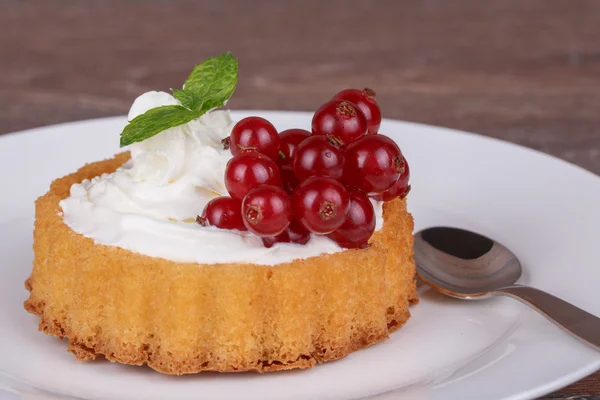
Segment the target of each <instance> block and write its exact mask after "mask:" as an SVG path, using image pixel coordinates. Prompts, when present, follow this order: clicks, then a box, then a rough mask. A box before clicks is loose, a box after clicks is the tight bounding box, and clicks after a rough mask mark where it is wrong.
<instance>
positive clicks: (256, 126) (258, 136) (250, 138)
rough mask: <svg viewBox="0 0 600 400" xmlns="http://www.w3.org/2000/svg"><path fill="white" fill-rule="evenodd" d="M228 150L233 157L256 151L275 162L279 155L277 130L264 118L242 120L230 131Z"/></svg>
mask: <svg viewBox="0 0 600 400" xmlns="http://www.w3.org/2000/svg"><path fill="white" fill-rule="evenodd" d="M229 149H230V150H231V154H233V155H234V156H237V155H239V154H241V153H244V152H246V151H257V152H259V153H261V154H264V155H266V156H267V157H269V158H271V159H272V160H277V157H278V155H279V135H278V134H277V129H275V127H274V126H273V125H272V124H271V123H270V122H269V121H267V120H266V119H264V118H261V117H247V118H244V119H242V120H240V121H239V122H238V123H237V124H235V126H234V127H233V129H232V130H231V136H229Z"/></svg>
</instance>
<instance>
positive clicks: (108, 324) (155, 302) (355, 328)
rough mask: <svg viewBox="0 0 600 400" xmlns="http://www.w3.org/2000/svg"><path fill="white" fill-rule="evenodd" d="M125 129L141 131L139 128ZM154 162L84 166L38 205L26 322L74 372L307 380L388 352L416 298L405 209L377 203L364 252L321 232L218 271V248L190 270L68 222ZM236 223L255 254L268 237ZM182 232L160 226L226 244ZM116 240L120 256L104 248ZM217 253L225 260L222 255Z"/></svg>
mask: <svg viewBox="0 0 600 400" xmlns="http://www.w3.org/2000/svg"><path fill="white" fill-rule="evenodd" d="M186 87H187V84H186ZM169 101H171V100H169ZM134 105H135V103H134ZM138 105H139V104H138ZM161 106H164V105H161ZM133 108H134V107H132V109H133ZM144 111H145V110H142V114H143V113H144ZM138 112H139V111H138ZM145 112H147V110H146V111H145ZM138 115H139V114H138ZM130 120H131V121H133V122H132V123H135V121H136V119H135V117H132V118H130ZM161 135H162V138H161ZM168 135H175V134H174V133H173V132H169V131H168V129H167V130H165V129H163V131H162V132H159V133H158V134H157V136H156V138H157V139H156V143H154V142H153V143H154V144H157V143H158V145H160V143H161V141H162V140H164V138H165V137H167V136H168ZM232 136H233V135H232ZM173 137H174V136H173ZM152 140H154V139H149V141H152ZM169 140H171V139H169ZM147 143H148V142H147ZM147 143H146V145H147V147H148V148H153V147H152V146H153V144H152V143H151V144H147ZM169 143H171V141H169ZM184 147H185V146H184ZM136 151H137V153H136ZM203 151H204V150H203ZM149 154H150V153H144V154H142V155H140V154H139V149H138V150H136V148H135V147H132V149H131V150H130V151H123V152H121V153H119V154H117V155H116V156H115V157H113V158H111V159H106V160H103V161H98V162H94V163H91V164H88V165H86V166H84V167H82V168H81V169H79V170H78V171H76V172H75V173H73V174H70V175H67V176H65V177H62V178H59V179H57V180H55V181H54V182H53V183H52V184H51V186H50V189H49V191H48V193H46V194H45V195H43V196H42V197H40V198H39V199H38V200H37V201H36V204H35V209H36V211H35V217H36V220H35V229H34V254H35V256H34V262H33V271H32V273H31V276H30V278H29V279H28V280H27V281H26V288H27V289H28V290H29V292H30V296H29V298H28V299H27V300H26V301H25V309H26V310H27V311H28V312H30V313H32V314H35V315H37V316H39V318H40V323H39V329H40V330H41V331H42V332H44V333H46V334H50V335H53V336H57V337H59V338H62V339H67V341H68V350H69V351H70V352H71V353H73V354H74V355H75V356H76V357H77V359H80V360H92V359H95V358H96V357H98V356H104V357H105V358H106V359H108V360H110V361H113V362H119V363H122V364H131V365H145V364H146V365H148V366H150V367H151V368H153V369H155V370H157V371H160V372H163V373H166V374H174V375H181V374H190V373H197V372H201V371H218V372H234V371H259V372H264V371H275V370H287V369H294V368H309V367H312V366H314V365H315V364H316V363H321V362H325V361H330V360H336V359H339V358H342V357H344V356H346V355H348V354H349V353H351V352H353V351H356V350H358V349H361V348H364V347H367V346H369V345H372V344H374V343H377V342H380V341H382V340H384V339H386V338H387V337H388V336H389V334H390V333H391V332H393V331H395V330H396V329H398V328H400V327H401V326H402V325H404V324H405V323H406V322H407V320H408V319H409V317H410V311H409V305H410V304H414V303H417V301H418V299H417V292H416V284H415V264H414V260H413V257H412V244H413V238H412V231H413V219H412V216H411V215H410V213H409V212H408V211H407V208H406V198H405V196H398V195H396V196H392V197H393V198H391V199H388V201H385V202H384V201H380V203H381V204H380V205H381V213H382V215H381V216H380V219H381V220H382V224H381V226H379V227H378V229H375V228H374V227H373V229H372V230H371V232H370V236H369V237H368V239H366V240H365V241H364V243H363V244H362V245H360V246H354V247H355V248H349V247H353V246H351V245H345V247H344V248H342V247H340V246H338V245H337V244H336V243H334V240H336V239H335V236H329V237H331V238H333V239H329V238H326V237H321V236H323V235H316V234H314V233H311V234H310V237H311V238H310V241H309V242H308V243H307V244H305V245H304V244H300V242H297V243H278V240H272V241H271V242H270V243H269V245H268V246H267V244H266V243H267V242H265V246H266V247H270V249H268V251H269V252H270V253H266V254H279V256H278V257H279V258H273V260H276V261H273V262H263V261H265V260H263V259H258V260H256V259H253V260H251V261H244V258H243V252H242V253H240V254H242V255H241V258H239V259H238V258H235V257H237V255H236V254H238V253H236V251H237V248H236V247H235V246H236V243H237V242H234V241H232V242H231V249H232V250H231V251H230V252H229V253H231V254H218V255H217V256H216V257H221V258H219V259H218V260H217V261H216V262H215V261H214V259H213V258H211V257H205V255H206V254H203V252H210V251H211V249H212V247H205V248H204V247H202V246H200V247H202V248H200V249H198V251H197V252H196V253H195V254H196V255H195V257H196V258H195V259H193V260H192V259H186V258H185V257H179V255H177V254H176V255H174V256H169V255H165V254H167V253H169V252H172V253H173V254H175V253H176V251H177V249H176V248H175V249H172V248H171V247H170V246H164V248H162V249H156V251H158V252H159V253H153V251H154V250H155V249H154V247H161V246H160V244H157V245H156V246H150V250H146V248H144V250H141V251H136V250H135V249H136V247H135V246H136V245H137V243H138V242H135V241H131V240H129V241H128V240H126V239H123V238H124V237H127V235H126V234H122V235H106V234H102V235H101V234H97V235H96V234H95V233H94V230H93V229H91V228H90V229H88V228H89V224H79V225H78V224H75V223H73V221H74V218H75V217H74V216H73V212H72V210H71V208H69V207H67V205H68V204H69V203H68V202H69V199H73V198H74V197H76V192H77V190H81V188H82V187H86V188H88V190H89V192H86V195H85V196H84V197H85V198H86V199H87V198H88V197H90V196H91V195H90V193H92V192H91V190H92V187H93V185H98V184H99V182H106V181H110V180H111V179H113V177H118V176H121V175H119V174H124V173H127V174H131V172H130V170H129V169H128V168H130V167H131V164H132V163H136V162H137V163H138V164H139V163H141V162H142V161H140V160H142V159H143V160H146V161H147V160H148V159H149V158H151V157H150V156H149ZM152 154H154V153H152ZM161 154H162V153H161ZM142 156H143V157H142ZM159 164H160V163H159ZM229 164H230V163H228V165H229ZM157 165H158V164H157ZM160 165H162V164H160ZM169 165H171V164H169ZM182 165H187V164H185V163H182ZM186 168H187V167H186ZM144 171H147V168H146V169H144ZM195 173H196V172H195ZM207 173H208V172H207ZM127 176H130V175H127ZM131 176H133V175H131ZM152 176H154V175H152ZM182 176H183V175H181V174H179V175H178V178H172V177H171V178H169V179H167V180H166V181H164V182H162V181H161V182H162V183H161V185H163V186H161V187H165V185H176V182H175V180H176V179H183V178H181V177H182ZM132 179H133V178H132ZM136 179H137V178H136ZM144 179H145V178H144ZM144 179H141V180H140V182H145V181H144ZM148 179H150V178H148ZM328 179H329V178H328ZM114 180H116V178H114ZM174 182H175V183H174ZM196 183H197V182H196ZM116 184H118V182H117V183H115V185H116ZM82 185H83V186H82ZM86 185H87V186H86ZM167 187H168V188H170V186H167ZM105 189H106V188H105ZM203 189H206V188H203ZM178 190H180V189H178ZM211 190H213V191H214V188H212V189H211ZM277 190H280V191H281V189H277ZM105 192H106V190H105V191H103V192H102V195H105V194H106V193H105ZM206 192H207V191H206V190H203V191H202V195H203V196H205V195H206ZM114 193H117V191H115V192H114ZM118 193H121V192H118ZM144 193H146V192H144ZM157 193H159V192H157ZM191 193H192V194H191V195H193V196H195V195H197V193H196V192H191ZM404 194H406V192H404ZM111 196H112V197H110V196H106V197H103V199H104V200H103V201H104V202H101V201H98V203H97V204H96V206H97V210H96V211H98V212H100V211H102V212H103V214H99V215H101V217H100V218H99V219H98V221H99V222H98V223H102V224H104V223H106V224H110V223H114V221H117V220H113V219H111V218H108V217H106V216H110V215H113V214H107V212H108V211H106V208H107V207H108V205H110V204H112V203H110V202H108V200H107V199H109V200H111V201H113V200H114V199H116V197H114V196H116V195H114V196H113V195H111ZM213 196H216V194H214V195H213ZM247 196H248V195H247ZM365 196H366V195H365ZM379 197H381V194H380V196H379ZM384 197H385V196H384ZM291 198H292V199H294V196H293V195H292V197H291ZM114 201H116V200H114ZM119 201H121V200H119ZM240 201H241V200H240ZM248 201H249V200H248ZM286 201H287V200H286ZM290 201H292V200H290ZM107 204H108V205H107ZM243 204H246V198H244V202H243ZM86 207H87V208H88V209H89V208H90V207H89V205H87V206H86ZM123 207H125V206H123V205H122V204H121V203H119V206H118V207H116V209H118V210H117V211H118V213H116V214H114V215H126V216H127V215H129V214H130V213H131V212H132V211H131V210H130V208H126V207H125V208H123ZM92 208H93V207H92ZM82 209H83V208H82ZM169 210H171V208H169ZM241 212H242V215H243V218H244V223H245V224H246V225H247V226H249V232H238V231H237V230H232V231H231V233H229V232H227V234H230V235H241V236H243V238H244V240H247V241H248V243H250V244H249V245H248V246H257V245H256V243H258V242H257V241H258V240H260V238H259V237H258V236H257V237H256V238H254V236H253V235H254V234H253V232H255V231H256V232H259V233H258V234H259V235H260V230H259V229H258V228H256V229H254V228H255V227H253V226H252V225H251V223H252V221H250V222H248V218H249V217H248V215H247V214H244V212H245V211H244V208H242V211H241ZM198 214H201V213H200V212H198ZM77 215H79V214H77ZM77 215H76V216H77ZM265 215H266V214H265ZM137 217H139V215H138V216H136V218H137ZM124 218H125V217H124ZM140 218H143V219H144V221H145V220H146V219H147V220H152V219H153V218H155V217H153V216H147V215H143V216H142V217H140ZM178 218H179V219H180V220H178ZM206 218H208V217H201V216H199V217H198V220H202V221H203V222H204V223H206V221H207V219H206ZM265 218H267V217H265ZM290 218H291V217H290ZM294 218H296V217H294ZM298 218H299V217H298ZM345 218H346V221H347V220H348V218H349V217H347V216H346V217H345ZM188 219H189V218H188ZM188 219H185V218H183V219H182V218H181V215H177V216H175V217H173V218H171V217H169V218H168V219H167V220H164V221H160V224H162V225H160V226H164V227H169V224H173V225H174V226H176V227H177V229H181V230H183V231H185V232H188V231H189V232H201V233H202V234H210V233H211V232H216V233H215V235H217V234H220V231H224V229H216V228H215V227H212V226H209V227H204V226H202V225H201V224H196V223H195V222H193V221H189V220H188ZM135 221H137V220H135ZM84 222H87V221H84ZM118 222H119V224H117V225H118V226H119V227H121V228H122V227H123V226H126V225H127V224H132V222H131V221H130V220H129V219H122V220H118ZM249 224H250V225H249ZM304 224H306V223H304ZM133 225H135V224H133ZM83 226H85V227H88V228H82V227H83ZM136 226H137V225H136ZM148 226H149V225H148ZM287 226H289V222H288V225H287ZM303 226H305V225H303ZM144 227H146V225H144ZM123 229H126V228H123ZM165 229H170V228H165ZM211 229H212V230H211ZM265 229H266V228H265ZM340 229H341V228H340ZM100 231H102V232H105V231H106V229H102V230H98V232H100ZM217 231H219V232H217ZM206 232H208V233H206ZM311 232H312V231H311ZM159 233H160V232H159ZM109 236H110V237H111V238H112V239H111V240H115V241H116V242H115V243H117V244H115V243H113V242H109V241H108V239H107V237H109ZM203 237H206V236H203ZM230 237H231V238H233V237H234V236H230ZM274 237H280V236H274ZM115 238H116V239H115ZM254 239H256V240H254ZM165 240H167V239H165ZM253 240H254V241H253ZM319 240H321V241H322V243H325V244H327V246H330V247H327V249H328V250H326V251H321V250H319V249H320V248H316V247H315V245H314V243H321V242H318V241H319ZM280 241H284V242H285V241H288V242H289V241H292V242H293V239H289V237H288V239H287V240H283V239H280ZM132 243H133V244H132ZM244 243H246V242H244ZM311 243H313V245H312V247H311ZM339 243H342V242H339ZM221 245H223V244H222V243H221ZM223 246H225V248H227V244H225V245H223ZM286 246H287V247H286ZM331 246H335V250H331V249H334V247H331ZM266 247H265V248H266ZM261 248H262V247H261ZM304 248H306V249H307V250H306V251H308V249H313V250H310V251H312V252H308V253H306V254H307V256H306V257H298V256H289V257H288V256H286V253H285V251H284V250H285V249H294V251H297V252H298V251H299V252H301V251H304ZM282 249H283V250H282ZM249 251H250V250H249ZM265 251H267V250H265ZM290 251H291V250H290ZM161 252H163V253H161ZM225 253H228V252H227V251H225ZM169 254H170V253H169ZM281 254H283V256H281ZM297 254H302V253H297ZM232 257H233V258H232ZM269 257H271V256H269ZM281 257H283V259H282V258H281ZM286 257H287V258H286ZM203 260H208V261H203ZM282 260H283V261H282Z"/></svg>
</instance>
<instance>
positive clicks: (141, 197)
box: [60, 92, 383, 265]
mask: <svg viewBox="0 0 600 400" xmlns="http://www.w3.org/2000/svg"><path fill="white" fill-rule="evenodd" d="M176 104H179V103H178V102H177V100H176V99H175V98H174V97H173V96H171V95H170V94H168V93H165V92H147V93H144V94H143V95H141V96H140V97H138V98H137V99H136V100H135V101H134V102H133V104H132V106H131V109H130V111H129V115H128V119H129V120H132V119H133V118H135V117H136V116H138V115H141V114H143V113H145V112H146V111H147V110H149V109H151V108H154V107H159V106H163V105H176ZM232 127H233V121H232V120H231V117H230V115H229V111H228V110H213V111H211V112H208V113H206V114H204V115H203V116H201V117H200V118H198V119H196V120H193V121H191V122H189V123H187V124H185V125H181V126H177V127H174V128H170V129H167V130H165V131H163V132H161V133H159V134H158V135H155V136H154V137H152V138H150V139H147V140H144V141H143V142H138V143H134V144H132V145H131V146H130V147H129V151H130V153H131V159H130V160H129V161H128V162H127V163H126V164H125V165H123V166H122V167H121V168H119V169H118V170H117V171H115V172H113V173H112V174H103V175H101V176H98V177H95V178H93V179H91V180H84V181H83V182H81V183H78V184H74V185H73V186H72V187H71V191H70V196H69V197H68V198H66V199H64V200H62V201H61V202H60V207H61V208H62V211H63V217H64V222H65V223H66V224H67V225H68V226H69V227H70V228H71V229H73V230H74V231H75V232H77V233H80V234H82V235H84V236H86V237H88V238H91V239H93V240H94V241H95V243H98V244H104V245H109V246H117V247H121V248H123V249H127V250H131V251H134V252H137V253H140V254H144V255H147V256H151V257H160V258H164V259H167V260H171V261H175V262H190V263H194V262H195V263H202V264H219V263H253V264H261V265H275V264H279V263H284V262H289V261H292V260H295V259H302V258H309V257H313V256H318V255H321V254H329V253H335V252H338V251H342V250H343V249H342V248H341V247H340V246H339V245H338V244H337V243H335V242H334V241H332V240H330V239H328V238H327V237H324V236H317V235H312V237H311V239H310V241H309V242H308V243H307V244H306V245H297V244H293V243H277V244H275V245H274V246H273V247H271V248H265V247H264V246H263V244H262V240H261V239H260V238H259V237H257V236H255V235H253V234H251V233H249V232H241V231H237V230H223V229H217V228H215V227H202V226H200V225H199V224H197V223H196V222H195V219H196V216H197V215H199V214H201V213H202V210H203V209H204V206H205V205H206V203H208V202H209V201H210V200H211V199H213V198H215V197H218V196H222V195H227V190H226V188H225V183H224V174H225V167H226V165H227V162H228V161H229V159H230V158H231V153H230V152H229V151H227V150H223V145H222V144H221V140H222V139H223V138H225V137H227V136H229V134H230V132H231V129H232ZM373 205H374V207H375V213H376V216H377V227H376V229H377V230H379V229H381V227H382V225H383V217H382V203H381V202H375V201H373Z"/></svg>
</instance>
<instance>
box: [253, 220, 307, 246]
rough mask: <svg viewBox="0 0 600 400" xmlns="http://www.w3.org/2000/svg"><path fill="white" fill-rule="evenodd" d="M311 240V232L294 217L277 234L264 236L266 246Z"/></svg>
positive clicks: (303, 242) (304, 242)
mask: <svg viewBox="0 0 600 400" xmlns="http://www.w3.org/2000/svg"><path fill="white" fill-rule="evenodd" d="M309 240H310V232H309V231H307V230H306V229H305V228H304V227H303V226H302V225H301V224H300V223H299V222H298V221H296V220H295V219H292V222H290V224H289V225H288V227H287V228H285V231H283V232H281V233H280V234H279V235H277V236H271V237H264V238H263V239H262V241H263V244H264V246H265V247H267V248H269V247H272V246H273V245H274V244H275V243H296V244H306V243H308V241H309Z"/></svg>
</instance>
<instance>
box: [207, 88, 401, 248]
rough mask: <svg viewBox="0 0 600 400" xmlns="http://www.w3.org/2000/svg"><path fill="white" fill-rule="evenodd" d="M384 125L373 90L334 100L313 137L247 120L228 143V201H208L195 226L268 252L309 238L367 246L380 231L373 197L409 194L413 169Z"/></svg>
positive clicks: (317, 118) (316, 120)
mask: <svg viewBox="0 0 600 400" xmlns="http://www.w3.org/2000/svg"><path fill="white" fill-rule="evenodd" d="M380 124H381V111H380V109H379V106H378V105H377V103H376V101H375V92H374V91H372V90H370V89H365V90H362V91H361V90H357V89H347V90H343V91H341V92H339V93H338V94H336V95H335V96H334V97H333V99H332V100H331V101H329V102H327V103H325V104H323V105H322V106H321V107H320V108H319V109H318V110H317V111H316V112H315V114H314V116H313V119H312V132H309V131H306V130H303V129H288V130H286V131H283V132H281V134H278V133H277V130H276V129H275V127H274V126H273V125H272V124H271V123H270V122H269V121H267V120H265V119H263V118H260V117H248V118H244V119H243V120H241V121H239V122H238V123H237V124H236V125H235V126H234V127H233V130H232V132H231V136H230V137H229V138H227V139H225V140H224V141H223V144H224V146H225V148H229V149H230V150H231V153H232V154H233V158H232V159H231V160H230V161H229V162H228V164H227V167H226V170H225V186H226V187H227V191H228V192H229V194H230V196H231V197H227V196H223V197H218V198H216V199H213V200H211V201H210V202H209V203H208V204H207V205H206V207H205V208H204V211H203V212H202V216H201V217H198V222H199V223H201V224H202V225H212V226H216V227H218V228H222V229H239V230H244V231H245V230H248V231H250V232H252V233H254V234H256V235H258V236H260V237H262V240H263V243H264V245H265V246H266V247H271V246H273V244H275V243H277V242H288V243H299V244H306V243H307V242H308V241H309V239H310V234H311V233H313V234H317V235H328V237H329V238H331V239H332V240H334V241H336V242H337V243H338V244H339V245H340V246H342V247H346V248H361V247H364V246H366V245H367V243H368V241H369V238H370V237H371V235H372V234H373V232H374V231H375V211H374V209H373V205H372V203H371V202H370V201H369V197H371V198H373V199H376V200H379V201H389V200H392V199H394V198H396V197H404V196H406V194H407V193H408V191H409V190H410V186H409V184H408V180H409V175H410V173H409V168H408V163H407V162H406V160H405V158H404V156H403V155H402V152H401V151H400V148H399V147H398V145H396V143H395V142H394V141H393V140H391V139H390V138H388V137H387V136H384V135H381V134H379V133H378V131H379V125H380Z"/></svg>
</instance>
